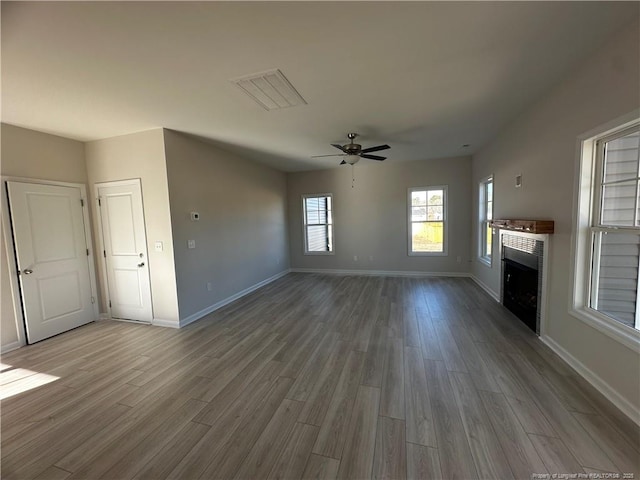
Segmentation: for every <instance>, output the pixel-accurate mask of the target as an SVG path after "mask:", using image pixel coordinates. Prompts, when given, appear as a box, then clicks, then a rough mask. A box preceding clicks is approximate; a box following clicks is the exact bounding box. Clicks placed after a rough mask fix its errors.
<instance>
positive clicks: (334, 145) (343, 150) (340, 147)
mask: <svg viewBox="0 0 640 480" xmlns="http://www.w3.org/2000/svg"><path fill="white" fill-rule="evenodd" d="M331 146H332V147H336V148H337V149H338V150H340V151H341V152H344V153H347V151H346V150H345V149H344V147H343V146H342V145H338V144H337V143H332V144H331Z"/></svg>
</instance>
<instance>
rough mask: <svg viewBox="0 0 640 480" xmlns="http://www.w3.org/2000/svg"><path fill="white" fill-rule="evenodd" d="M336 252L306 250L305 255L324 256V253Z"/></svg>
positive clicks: (331, 253)
mask: <svg viewBox="0 0 640 480" xmlns="http://www.w3.org/2000/svg"><path fill="white" fill-rule="evenodd" d="M333 254H334V252H304V255H311V256H314V255H320V256H324V255H333Z"/></svg>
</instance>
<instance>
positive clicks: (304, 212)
mask: <svg viewBox="0 0 640 480" xmlns="http://www.w3.org/2000/svg"><path fill="white" fill-rule="evenodd" d="M323 197H327V198H330V199H331V213H332V214H331V220H332V221H331V223H319V224H315V223H314V224H307V202H306V200H307V199H308V198H323ZM333 211H334V209H333V194H331V193H305V194H303V195H302V238H303V253H304V255H335V250H336V244H335V242H336V232H335V219H334V218H333ZM327 222H328V217H327ZM309 225H327V226H328V225H331V250H328V251H321V252H317V251H309V242H308V239H307V227H308V226H309Z"/></svg>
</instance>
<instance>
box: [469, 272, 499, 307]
mask: <svg viewBox="0 0 640 480" xmlns="http://www.w3.org/2000/svg"><path fill="white" fill-rule="evenodd" d="M471 280H473V281H474V282H476V283H477V284H478V286H479V287H480V288H481V289H483V290H484V291H485V292H487V293H488V294H489V296H490V297H491V298H493V299H494V300H495V301H496V302H498V303H500V295H498V294H497V293H496V292H494V291H493V290H492V289H491V288H490V287H489V285H487V284H486V283H484V282H483V281H481V280H480V279H479V278H478V277H476V276H475V275H471Z"/></svg>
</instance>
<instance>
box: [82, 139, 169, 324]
mask: <svg viewBox="0 0 640 480" xmlns="http://www.w3.org/2000/svg"><path fill="white" fill-rule="evenodd" d="M85 150H86V161H87V171H88V176H89V182H90V184H91V187H92V189H93V188H94V186H95V184H96V183H99V182H112V181H116V180H128V179H131V178H140V179H141V183H142V201H143V205H144V216H145V229H146V233H147V250H148V254H149V256H148V258H149V276H150V279H151V301H152V304H153V318H154V320H158V321H163V324H166V322H168V323H173V324H174V325H175V326H176V327H177V326H178V298H177V294H176V280H175V268H174V262H173V237H172V235H171V214H170V211H169V191H168V188H167V169H166V163H165V154H164V141H163V131H162V129H161V128H158V129H155V130H149V131H146V132H140V133H133V134H131V135H122V136H120V137H114V138H107V139H104V140H96V141H94V142H88V143H87V144H85ZM94 194H95V192H94V191H92V192H91V195H90V197H91V202H90V203H91V206H92V212H93V215H94V217H93V218H94V219H97V218H98V216H97V210H96V208H97V205H96V201H95V198H94ZM95 223H96V222H95V221H94V224H95ZM94 239H95V241H96V244H97V245H99V244H100V242H99V232H98V228H97V225H96V226H95V228H94ZM157 240H160V241H162V242H163V244H164V249H163V251H162V252H156V251H155V249H154V243H155V242H156V241H157ZM98 268H99V271H98V280H99V281H100V280H102V279H103V278H104V276H103V275H104V271H103V270H104V264H103V262H102V260H101V259H100V260H99V261H98ZM105 301H106V289H105V288H101V305H106V303H105ZM103 310H104V308H103Z"/></svg>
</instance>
